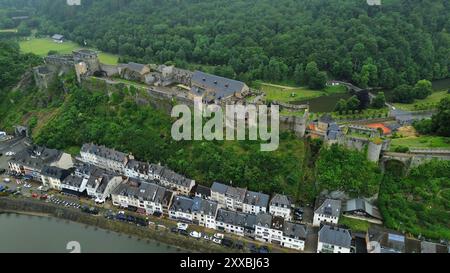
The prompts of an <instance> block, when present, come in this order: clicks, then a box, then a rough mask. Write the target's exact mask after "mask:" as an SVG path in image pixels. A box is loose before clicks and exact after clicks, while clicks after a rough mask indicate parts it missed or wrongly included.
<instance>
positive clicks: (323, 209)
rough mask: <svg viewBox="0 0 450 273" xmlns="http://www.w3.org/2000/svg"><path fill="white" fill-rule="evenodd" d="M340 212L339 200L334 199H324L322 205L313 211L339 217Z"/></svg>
mask: <svg viewBox="0 0 450 273" xmlns="http://www.w3.org/2000/svg"><path fill="white" fill-rule="evenodd" d="M340 212H341V201H340V200H335V199H325V201H324V202H323V203H322V205H321V206H320V207H319V208H317V209H316V210H315V211H314V213H319V214H324V215H328V216H334V217H339V215H340Z"/></svg>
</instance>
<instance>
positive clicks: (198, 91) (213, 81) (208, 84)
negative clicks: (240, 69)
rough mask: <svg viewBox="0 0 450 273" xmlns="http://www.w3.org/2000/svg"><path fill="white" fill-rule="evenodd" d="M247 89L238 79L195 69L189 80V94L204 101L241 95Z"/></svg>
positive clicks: (220, 99)
mask: <svg viewBox="0 0 450 273" xmlns="http://www.w3.org/2000/svg"><path fill="white" fill-rule="evenodd" d="M248 91H249V88H248V86H247V85H246V84H245V83H243V82H240V81H236V80H232V79H227V78H224V77H220V76H216V75H211V74H207V73H204V72H201V71H195V72H194V75H193V76H192V80H191V94H192V95H193V96H194V97H200V98H202V100H203V101H204V102H208V103H210V102H220V101H223V100H226V99H228V98H230V97H233V96H236V97H242V96H243V95H244V94H246V93H247V92H248Z"/></svg>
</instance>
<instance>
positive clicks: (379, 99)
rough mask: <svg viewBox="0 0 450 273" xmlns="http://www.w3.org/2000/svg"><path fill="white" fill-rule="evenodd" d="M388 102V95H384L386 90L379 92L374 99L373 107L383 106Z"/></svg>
mask: <svg viewBox="0 0 450 273" xmlns="http://www.w3.org/2000/svg"><path fill="white" fill-rule="evenodd" d="M385 104H386V97H385V96H384V92H378V94H377V95H376V96H375V98H374V99H373V101H372V107H373V108H378V109H380V108H383V107H384V106H385Z"/></svg>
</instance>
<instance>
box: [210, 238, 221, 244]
mask: <svg viewBox="0 0 450 273" xmlns="http://www.w3.org/2000/svg"><path fill="white" fill-rule="evenodd" d="M212 241H213V242H214V243H216V244H218V245H221V244H222V240H220V239H217V238H214V239H213V240H212Z"/></svg>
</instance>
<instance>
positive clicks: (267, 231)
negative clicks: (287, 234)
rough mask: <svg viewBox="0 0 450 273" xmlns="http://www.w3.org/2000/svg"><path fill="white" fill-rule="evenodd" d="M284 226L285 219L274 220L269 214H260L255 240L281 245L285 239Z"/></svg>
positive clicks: (257, 218)
mask: <svg viewBox="0 0 450 273" xmlns="http://www.w3.org/2000/svg"><path fill="white" fill-rule="evenodd" d="M283 225H284V220H283V218H281V217H275V218H274V217H272V215H270V214H268V213H260V214H258V215H256V225H255V239H256V240H258V241H261V242H265V243H274V244H277V245H280V244H281V241H282V238H283Z"/></svg>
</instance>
